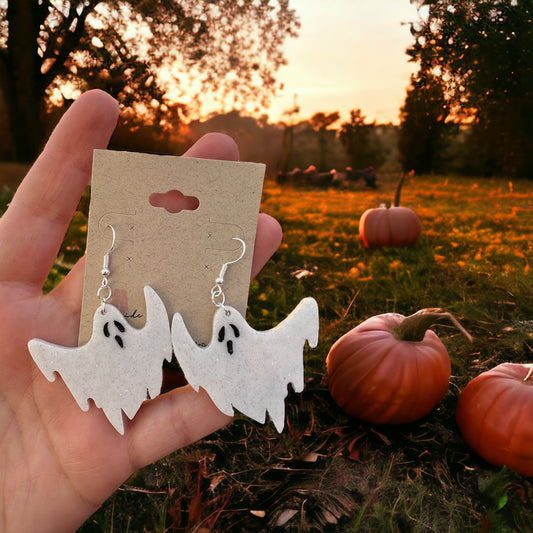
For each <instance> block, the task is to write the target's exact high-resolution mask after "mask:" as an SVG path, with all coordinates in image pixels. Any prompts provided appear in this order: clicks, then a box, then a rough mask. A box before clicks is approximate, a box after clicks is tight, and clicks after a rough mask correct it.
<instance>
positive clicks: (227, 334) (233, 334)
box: [218, 323, 241, 355]
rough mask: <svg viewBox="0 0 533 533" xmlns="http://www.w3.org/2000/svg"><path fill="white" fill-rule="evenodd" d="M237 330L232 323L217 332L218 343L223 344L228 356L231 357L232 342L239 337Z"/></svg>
mask: <svg viewBox="0 0 533 533" xmlns="http://www.w3.org/2000/svg"><path fill="white" fill-rule="evenodd" d="M240 335H241V333H240V331H239V328H238V327H237V326H236V325H235V324H232V323H229V324H228V325H227V326H222V327H221V328H220V329H219V330H218V342H220V343H222V344H224V343H225V347H226V350H227V352H228V354H229V355H233V351H234V342H235V341H236V340H237V339H238V338H239V337H240Z"/></svg>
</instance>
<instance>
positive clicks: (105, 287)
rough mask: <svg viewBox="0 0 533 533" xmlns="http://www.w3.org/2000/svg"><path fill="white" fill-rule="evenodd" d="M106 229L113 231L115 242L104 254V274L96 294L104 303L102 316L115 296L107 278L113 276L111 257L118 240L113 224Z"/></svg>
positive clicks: (102, 271) (113, 241) (102, 272)
mask: <svg viewBox="0 0 533 533" xmlns="http://www.w3.org/2000/svg"><path fill="white" fill-rule="evenodd" d="M106 228H110V229H111V233H112V234H113V240H112V242H111V247H110V248H109V250H108V251H107V252H106V253H105V254H104V262H103V265H102V270H101V271H100V273H101V274H102V283H101V285H100V287H99V288H98V291H97V293H96V296H98V298H99V299H100V301H101V302H102V314H105V304H106V303H107V302H108V300H109V299H110V298H111V296H112V295H113V289H111V287H110V285H109V281H108V279H107V278H108V276H109V274H111V270H109V256H110V254H111V252H112V251H113V250H114V248H115V242H116V238H117V234H116V233H115V228H114V227H113V226H112V225H111V224H108V225H107V226H106Z"/></svg>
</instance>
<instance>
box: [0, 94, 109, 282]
mask: <svg viewBox="0 0 533 533" xmlns="http://www.w3.org/2000/svg"><path fill="white" fill-rule="evenodd" d="M118 113H119V108H118V104H117V102H116V101H115V100H114V99H113V98H112V97H111V96H110V95H108V94H107V93H104V92H103V91H99V90H94V91H88V92H87V93H84V94H83V95H81V96H80V97H79V98H78V99H77V100H76V101H75V102H74V104H72V106H71V107H70V109H69V110H68V111H67V112H66V113H65V115H64V116H63V118H62V119H61V121H60V122H59V124H58V125H57V126H56V128H55V130H54V132H53V133H52V135H51V136H50V139H49V141H48V143H47V144H46V146H45V148H44V150H43V152H42V154H41V155H40V156H39V158H38V159H37V161H36V162H35V164H34V165H33V167H32V168H31V170H30V171H29V172H28V175H27V176H26V177H25V178H24V180H23V182H22V183H21V185H20V187H19V188H18V190H17V192H16V194H15V196H14V198H13V201H12V202H11V205H10V207H9V209H8V210H7V212H6V213H5V214H4V216H3V217H2V220H1V221H0V243H2V253H1V255H0V280H3V281H22V282H28V283H31V284H35V285H36V287H37V286H38V288H39V290H40V288H41V286H42V284H43V283H44V280H45V279H46V277H47V276H48V273H49V271H50V268H51V267H52V265H53V264H54V261H55V259H56V256H57V253H58V251H59V248H60V246H61V243H62V241H63V238H64V236H65V233H66V231H67V229H68V226H69V224H70V221H71V219H72V216H73V214H74V212H75V210H76V207H77V205H78V202H79V200H80V197H81V195H82V194H83V191H84V189H85V187H86V186H87V184H88V183H89V180H90V177H91V167H92V158H93V150H94V149H95V148H105V147H106V146H107V143H108V142H109V139H110V137H111V135H112V133H113V131H114V129H115V125H116V122H117V117H118Z"/></svg>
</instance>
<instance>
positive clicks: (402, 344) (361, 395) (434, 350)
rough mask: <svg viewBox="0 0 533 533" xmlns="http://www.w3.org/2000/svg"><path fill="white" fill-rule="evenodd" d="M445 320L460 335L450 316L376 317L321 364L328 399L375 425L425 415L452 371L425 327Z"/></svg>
mask: <svg viewBox="0 0 533 533" xmlns="http://www.w3.org/2000/svg"><path fill="white" fill-rule="evenodd" d="M444 317H447V318H451V319H452V320H453V321H454V322H455V323H456V325H458V327H460V329H461V330H462V331H463V332H464V329H463V328H462V327H461V326H460V325H459V324H458V323H457V321H456V320H455V319H454V318H453V317H452V316H451V315H450V313H447V312H445V311H443V310H442V309H423V310H421V311H419V312H418V313H415V314H414V315H411V316H410V317H407V318H406V317H404V316H402V315H399V314H396V313H386V314H382V315H377V316H374V317H372V318H369V319H368V320H366V321H365V322H363V323H362V324H359V325H358V326H357V327H356V328H354V329H352V330H351V331H349V332H348V333H346V334H345V335H344V336H343V337H341V338H340V339H339V340H338V341H337V342H335V344H334V345H333V346H332V347H331V349H330V351H329V354H328V356H327V360H326V365H327V372H328V387H329V391H330V394H331V396H332V398H333V400H335V402H336V403H337V404H338V405H339V406H340V407H341V408H342V409H343V410H344V411H345V412H346V413H348V414H349V415H351V416H353V417H355V418H358V419H360V420H366V421H368V422H373V423H376V424H385V423H386V424H404V423H407V422H413V421H415V420H418V419H419V418H421V417H423V416H424V415H426V414H427V413H429V412H430V411H431V409H433V407H435V405H436V404H437V403H438V402H439V401H440V400H441V399H442V398H443V396H444V395H445V394H446V391H447V390H448V384H449V378H450V372H451V366H450V358H449V356H448V352H447V351H446V348H445V346H444V344H443V343H442V342H441V340H440V339H439V338H438V337H437V335H436V334H435V333H434V332H433V331H431V330H429V329H428V327H429V326H430V325H431V324H433V323H434V322H435V321H436V320H439V319H441V318H444ZM464 333H465V334H466V335H468V334H467V333H466V332H464ZM468 336H469V335H468Z"/></svg>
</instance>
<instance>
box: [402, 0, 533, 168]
mask: <svg viewBox="0 0 533 533" xmlns="http://www.w3.org/2000/svg"><path fill="white" fill-rule="evenodd" d="M411 1H412V2H413V3H416V4H417V6H418V8H419V13H420V15H421V16H420V20H419V21H418V22H417V23H415V24H412V26H411V33H412V34H413V36H414V38H415V43H414V44H413V45H412V46H411V47H410V48H409V49H408V51H407V52H408V54H409V55H410V56H411V58H412V60H414V61H418V62H420V72H421V73H431V74H433V75H434V76H435V77H437V78H438V79H439V80H440V81H441V82H442V83H443V86H444V87H445V96H446V98H447V100H448V102H449V110H450V111H449V112H450V116H451V118H456V119H457V118H458V117H460V116H461V115H465V114H467V115H469V116H470V117H471V119H472V120H473V125H472V135H473V136H475V143H474V145H476V146H477V147H478V153H477V154H476V157H478V158H479V159H480V160H481V161H482V163H483V165H484V170H485V171H486V172H487V173H506V174H509V175H529V176H531V175H533V5H532V2H531V0H505V1H502V0H467V1H465V0H411Z"/></svg>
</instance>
